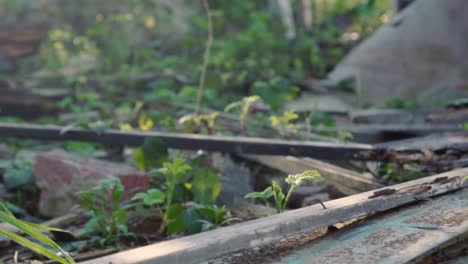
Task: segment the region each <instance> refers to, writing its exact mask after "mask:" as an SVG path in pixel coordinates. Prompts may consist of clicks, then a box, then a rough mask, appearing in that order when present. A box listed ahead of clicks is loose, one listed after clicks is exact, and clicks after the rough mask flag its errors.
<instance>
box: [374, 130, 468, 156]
mask: <svg viewBox="0 0 468 264" xmlns="http://www.w3.org/2000/svg"><path fill="white" fill-rule="evenodd" d="M375 146H376V147H377V148H381V149H389V150H394V151H414V150H418V149H419V150H420V149H428V150H430V151H433V152H435V151H443V150H447V149H453V150H464V151H467V150H468V131H459V132H447V133H435V134H433V135H429V136H425V137H417V138H409V139H403V140H398V141H390V142H385V143H381V144H376V145H375Z"/></svg>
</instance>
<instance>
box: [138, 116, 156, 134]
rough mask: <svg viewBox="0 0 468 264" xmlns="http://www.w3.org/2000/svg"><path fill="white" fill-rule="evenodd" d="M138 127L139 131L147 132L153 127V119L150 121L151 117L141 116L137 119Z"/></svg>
mask: <svg viewBox="0 0 468 264" xmlns="http://www.w3.org/2000/svg"><path fill="white" fill-rule="evenodd" d="M138 125H139V127H140V129H141V130H143V131H148V130H150V129H151V128H152V127H153V125H154V122H153V119H151V117H149V116H148V115H147V114H142V115H140V117H139V118H138Z"/></svg>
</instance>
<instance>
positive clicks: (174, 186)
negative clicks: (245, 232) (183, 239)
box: [132, 158, 235, 234]
mask: <svg viewBox="0 0 468 264" xmlns="http://www.w3.org/2000/svg"><path fill="white" fill-rule="evenodd" d="M150 175H151V176H152V177H155V178H157V177H159V176H162V179H160V180H162V182H160V185H159V186H161V188H152V189H149V190H148V191H147V192H145V193H139V194H137V195H135V196H134V197H133V198H132V200H133V201H140V202H141V203H142V204H143V205H145V206H146V207H151V208H156V209H157V212H158V213H159V217H160V218H161V219H162V224H161V227H160V232H161V233H167V234H174V233H180V232H188V233H197V232H200V231H203V230H207V229H212V228H216V227H219V226H222V225H226V224H228V223H229V222H231V221H234V220H235V219H232V218H230V217H228V215H227V212H228V210H227V208H226V207H224V206H222V207H218V206H216V205H215V204H214V202H215V200H216V198H217V197H218V195H219V193H220V191H221V187H222V185H221V182H220V180H219V178H218V175H216V173H214V172H213V171H212V170H209V169H201V170H200V169H198V170H197V169H196V168H195V169H194V168H192V166H190V165H188V164H187V163H186V162H185V161H184V160H183V159H181V158H175V159H174V160H173V161H172V162H165V163H163V166H162V168H160V169H154V170H152V171H151V172H150Z"/></svg>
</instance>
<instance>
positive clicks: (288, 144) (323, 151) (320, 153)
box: [0, 123, 372, 160]
mask: <svg viewBox="0 0 468 264" xmlns="http://www.w3.org/2000/svg"><path fill="white" fill-rule="evenodd" d="M63 131H66V132H63ZM0 137H16V138H31V139H42V140H78V141H89V142H99V143H104V144H111V145H129V146H139V145H141V144H143V142H144V140H145V138H158V139H160V140H162V141H163V142H164V143H165V144H166V145H167V147H169V148H175V149H188V150H199V149H202V150H206V151H219V152H230V153H239V154H268V155H291V156H305V157H314V158H318V159H326V160H349V159H356V160H359V159H361V155H360V154H361V153H363V152H367V151H370V150H372V146H370V145H366V144H351V143H347V144H340V143H330V142H314V141H294V140H280V139H265V138H252V137H226V136H212V135H195V134H180V133H164V132H153V131H151V132H123V131H119V130H112V129H111V130H106V131H104V132H102V133H99V134H98V133H96V132H93V131H88V130H82V129H69V130H65V129H64V127H60V126H42V125H30V124H29V125H26V124H7V123H0Z"/></svg>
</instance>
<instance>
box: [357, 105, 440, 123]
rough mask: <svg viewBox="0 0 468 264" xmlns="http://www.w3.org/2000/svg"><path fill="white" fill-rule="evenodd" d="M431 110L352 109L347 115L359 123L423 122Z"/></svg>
mask: <svg viewBox="0 0 468 264" xmlns="http://www.w3.org/2000/svg"><path fill="white" fill-rule="evenodd" d="M432 112H433V111H430V110H426V111H421V110H418V111H414V110H401V109H369V110H360V111H353V112H350V113H349V117H350V119H351V121H352V122H353V123H359V124H381V125H385V124H400V125H402V124H417V123H424V120H425V118H426V116H427V115H428V114H430V113H432Z"/></svg>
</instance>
